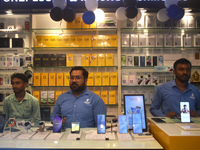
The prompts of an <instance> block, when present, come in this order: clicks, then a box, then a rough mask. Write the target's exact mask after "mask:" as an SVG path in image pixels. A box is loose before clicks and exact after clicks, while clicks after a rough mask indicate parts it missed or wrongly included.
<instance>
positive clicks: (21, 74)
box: [11, 73, 28, 83]
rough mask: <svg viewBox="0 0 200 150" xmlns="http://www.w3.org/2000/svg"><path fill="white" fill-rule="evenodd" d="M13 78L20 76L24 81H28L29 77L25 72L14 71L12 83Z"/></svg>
mask: <svg viewBox="0 0 200 150" xmlns="http://www.w3.org/2000/svg"><path fill="white" fill-rule="evenodd" d="M13 78H18V79H21V80H22V81H24V82H26V83H28V77H27V76H26V75H25V74H24V73H14V74H13V75H12V76H11V83H12V80H13Z"/></svg>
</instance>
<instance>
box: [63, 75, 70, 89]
mask: <svg viewBox="0 0 200 150" xmlns="http://www.w3.org/2000/svg"><path fill="white" fill-rule="evenodd" d="M69 81H70V73H69V72H65V73H64V86H69Z"/></svg>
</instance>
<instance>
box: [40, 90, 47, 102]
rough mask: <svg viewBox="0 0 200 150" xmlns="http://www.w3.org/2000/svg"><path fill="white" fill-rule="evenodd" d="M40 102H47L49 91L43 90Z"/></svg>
mask: <svg viewBox="0 0 200 150" xmlns="http://www.w3.org/2000/svg"><path fill="white" fill-rule="evenodd" d="M40 103H41V104H47V91H41V96H40Z"/></svg>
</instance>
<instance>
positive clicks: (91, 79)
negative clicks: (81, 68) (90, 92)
mask: <svg viewBox="0 0 200 150" xmlns="http://www.w3.org/2000/svg"><path fill="white" fill-rule="evenodd" d="M93 85H94V74H93V72H89V74H88V80H87V86H93Z"/></svg>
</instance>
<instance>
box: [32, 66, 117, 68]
mask: <svg viewBox="0 0 200 150" xmlns="http://www.w3.org/2000/svg"><path fill="white" fill-rule="evenodd" d="M72 67H74V66H48V67H43V66H40V67H39V66H38V67H32V68H35V69H36V68H72ZM83 67H84V68H111V67H115V68H118V66H83Z"/></svg>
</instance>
